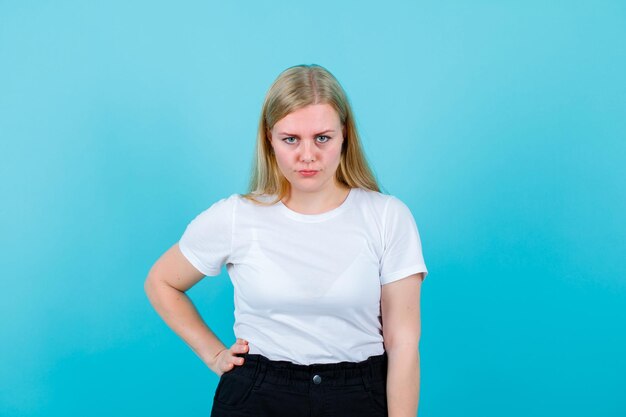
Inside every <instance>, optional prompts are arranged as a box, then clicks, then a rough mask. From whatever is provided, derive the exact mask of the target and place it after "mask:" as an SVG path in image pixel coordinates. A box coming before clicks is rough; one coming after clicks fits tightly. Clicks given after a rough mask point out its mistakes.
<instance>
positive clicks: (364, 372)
mask: <svg viewBox="0 0 626 417" xmlns="http://www.w3.org/2000/svg"><path fill="white" fill-rule="evenodd" d="M369 372H370V369H369V366H362V367H361V379H363V385H365V389H366V390H368V391H370V388H371V384H370V375H369Z"/></svg>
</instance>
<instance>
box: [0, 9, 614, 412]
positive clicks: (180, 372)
mask: <svg viewBox="0 0 626 417" xmlns="http://www.w3.org/2000/svg"><path fill="white" fill-rule="evenodd" d="M548 3H549V4H548ZM625 39H626V5H625V3H624V2H623V1H598V2H592V1H568V2H565V1H555V2H544V1H500V2H496V1H473V2H462V1H432V2H424V1H415V2H413V1H411V2H409V1H386V2H370V3H363V2H356V1H355V2H345V3H341V4H340V3H336V2H331V1H319V2H315V3H310V2H297V4H296V2H287V1H285V2H278V1H275V2H271V3H266V2H252V1H250V2H241V1H233V2H230V4H219V5H218V4H214V3H211V2H201V1H186V2H151V1H120V0H114V1H106V2H104V1H91V2H79V1H54V2H52V1H15V2H13V1H0V137H1V140H0V178H1V179H0V186H1V189H0V192H1V196H2V205H1V207H0V227H1V233H0V244H1V249H2V250H1V252H0V262H1V263H0V271H1V272H0V274H1V277H2V278H1V279H2V282H1V284H2V291H1V292H0V339H1V341H2V342H1V343H0V415H2V416H6V417H8V416H80V415H90V416H135V415H138V416H141V415H150V416H168V415H186V416H206V415H208V412H209V409H210V406H211V401H212V396H213V392H214V389H215V386H216V384H217V381H218V379H217V377H216V376H215V375H214V374H213V373H212V372H211V371H210V370H209V369H208V368H207V367H205V366H204V364H203V363H202V362H201V361H200V360H199V359H198V358H197V357H196V356H195V354H194V353H193V352H192V351H191V349H189V348H188V347H187V345H185V344H184V342H183V341H182V340H181V339H179V338H178V337H177V336H176V335H175V334H174V333H173V332H172V331H171V330H170V329H169V328H168V327H167V326H166V325H165V324H164V322H163V321H161V319H160V317H159V316H158V315H157V314H156V312H155V311H154V310H153V309H152V307H151V306H150V304H149V302H148V299H147V297H146V296H145V294H144V290H143V283H144V279H145V278H146V274H147V272H148V270H149V268H150V267H151V265H152V264H153V263H154V261H156V259H157V258H158V257H159V256H160V255H161V254H162V253H163V252H164V251H165V250H166V249H167V248H169V247H170V246H171V245H172V244H174V243H175V242H176V241H177V240H178V238H179V237H180V235H181V234H182V232H183V231H184V228H185V226H186V225H187V223H188V222H189V221H190V220H191V219H192V218H193V217H194V216H195V215H197V214H198V213H199V212H200V211H202V210H204V209H205V208H207V207H208V206H209V205H211V204H212V203H213V202H215V201H216V200H218V199H220V198H223V197H226V196H228V195H230V194H231V193H235V192H244V191H245V190H246V185H247V183H248V177H249V173H250V166H251V161H252V151H253V147H254V140H255V134H256V125H257V121H258V117H259V112H260V108H261V104H262V100H263V96H264V94H265V92H266V91H267V89H268V88H269V86H270V84H271V83H272V81H273V80H274V79H275V77H276V76H277V75H278V74H279V73H280V71H282V70H283V69H285V68H287V67H289V66H292V65H296V64H301V63H317V64H320V65H323V66H325V67H327V68H328V69H329V70H330V71H331V72H333V73H334V74H335V76H336V77H337V78H338V79H339V80H340V82H341V83H342V84H343V86H344V88H345V89H346V91H347V93H348V95H349V97H350V99H351V102H352V104H353V107H354V110H355V114H356V117H357V123H358V126H359V128H360V132H361V134H362V138H363V144H364V148H365V152H366V155H367V157H368V159H369V161H370V163H371V165H372V167H373V169H374V171H375V173H376V175H377V177H378V179H379V181H380V184H381V185H382V186H383V191H385V192H386V193H390V194H393V195H396V196H397V197H398V198H400V199H402V200H403V201H404V202H405V203H406V204H407V205H408V206H409V207H410V208H411V210H412V212H413V214H414V217H415V219H416V222H417V224H418V227H419V229H420V233H421V237H422V244H423V249H424V257H425V259H426V263H427V266H428V268H429V271H430V274H429V276H428V278H427V279H426V281H425V283H424V287H423V290H422V291H423V292H422V326H423V328H422V340H421V354H422V390H421V398H420V413H419V414H420V416H421V417H422V416H423V417H435V416H477V417H491V416H493V417H502V416H507V417H517V416H520V417H521V416H525V417H526V416H539V417H541V416H568V417H576V416H581V417H582V416H603V417H612V416H616V417H617V416H624V415H626V399H625V398H624V392H625V389H626V356H625V355H624V352H626V275H625V272H626V271H625V267H624V254H625V253H626V244H625V240H626V239H625V237H626V216H625V215H624V213H626V186H625V183H626V181H625V180H626V169H625V168H624V165H625V162H626V141H625V140H626V76H625V74H626V42H625ZM189 295H190V296H191V298H192V300H193V301H194V303H195V304H196V306H197V307H198V309H199V310H200V312H201V314H202V316H203V317H204V318H205V320H206V321H207V323H208V324H209V325H210V327H212V328H213V329H214V330H215V332H216V333H217V334H218V336H220V338H221V339H222V341H223V342H224V343H226V344H227V345H228V346H230V344H231V343H233V342H234V336H233V334H232V324H233V320H234V318H233V314H232V309H233V300H232V285H231V283H230V281H229V279H228V276H227V274H226V272H225V270H224V272H223V274H222V275H221V276H220V277H213V278H208V279H204V280H202V281H201V282H200V283H199V284H198V285H197V286H195V287H194V288H192V289H191V290H190V291H189Z"/></svg>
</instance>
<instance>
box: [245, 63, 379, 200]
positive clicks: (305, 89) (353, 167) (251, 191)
mask: <svg viewBox="0 0 626 417" xmlns="http://www.w3.org/2000/svg"><path fill="white" fill-rule="evenodd" d="M311 104H330V105H331V106H332V107H333V108H334V109H335V111H336V112H337V114H338V115H339V120H340V121H341V124H342V125H343V127H344V131H345V137H344V140H343V145H342V148H341V159H340V162H339V166H338V167H337V171H336V173H335V177H336V180H337V182H338V183H340V184H344V185H346V186H348V187H360V188H364V189H369V190H372V191H380V189H379V187H378V183H377V181H376V179H375V177H374V175H373V173H372V171H371V169H370V167H369V165H368V163H367V160H366V158H365V155H364V153H363V151H362V148H361V142H360V139H359V134H358V132H357V128H356V124H355V121H354V116H353V113H352V108H351V107H350V103H349V101H348V97H347V95H346V93H345V91H344V90H343V88H342V87H341V85H340V84H339V81H337V79H336V78H335V77H334V76H333V75H332V74H331V73H330V72H329V71H328V70H327V69H325V68H324V67H321V66H319V65H315V64H312V65H296V66H293V67H290V68H287V69H286V70H284V71H283V72H282V73H280V75H279V76H278V78H276V80H275V81H274V83H273V84H272V86H271V87H270V89H269V90H268V92H267V94H266V96H265V100H264V102H263V107H262V110H261V117H260V120H259V128H258V132H257V142H256V152H255V158H254V161H253V167H252V176H251V178H250V183H249V185H248V192H247V194H243V195H242V197H244V198H246V199H248V200H251V201H253V202H255V203H257V204H261V205H266V204H268V205H271V204H275V203H277V202H278V201H280V200H282V199H283V197H285V196H286V195H287V194H288V192H289V187H290V184H289V182H288V181H287V179H286V178H285V177H284V175H283V174H282V173H281V171H280V170H279V168H278V165H277V163H276V157H275V156H274V152H273V149H272V146H271V144H270V142H269V134H270V131H271V129H272V128H273V127H274V124H276V122H278V121H279V120H280V119H282V118H283V117H285V116H287V115H288V114H289V113H291V112H293V111H295V110H298V109H301V108H303V107H306V106H309V105H311ZM264 194H276V195H277V197H276V199H275V200H274V201H271V202H264V201H259V200H257V199H256V197H258V196H260V195H264Z"/></svg>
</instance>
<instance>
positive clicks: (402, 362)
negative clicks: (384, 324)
mask: <svg viewBox="0 0 626 417" xmlns="http://www.w3.org/2000/svg"><path fill="white" fill-rule="evenodd" d="M387 356H388V359H389V361H388V368H387V408H388V411H389V417H415V416H416V415H417V406H418V402H419V390H420V357H419V350H418V348H417V347H415V346H412V345H407V346H399V347H396V348H388V349H387Z"/></svg>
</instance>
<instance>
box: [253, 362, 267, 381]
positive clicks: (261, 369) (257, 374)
mask: <svg viewBox="0 0 626 417" xmlns="http://www.w3.org/2000/svg"><path fill="white" fill-rule="evenodd" d="M261 362H262V361H261V358H258V359H257V361H256V368H255V369H254V388H258V387H260V386H261V383H262V382H263V379H264V378H265V369H266V368H267V366H266V364H265V363H261Z"/></svg>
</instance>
